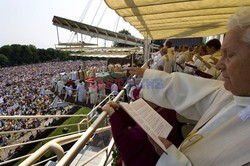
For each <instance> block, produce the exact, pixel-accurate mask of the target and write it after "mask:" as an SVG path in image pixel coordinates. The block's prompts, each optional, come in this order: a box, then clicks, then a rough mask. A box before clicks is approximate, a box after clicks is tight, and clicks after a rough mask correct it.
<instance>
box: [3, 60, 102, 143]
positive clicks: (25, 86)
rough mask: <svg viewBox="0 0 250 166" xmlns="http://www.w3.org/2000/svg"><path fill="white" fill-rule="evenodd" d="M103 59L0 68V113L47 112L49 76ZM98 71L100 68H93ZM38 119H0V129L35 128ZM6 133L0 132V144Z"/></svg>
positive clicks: (52, 111)
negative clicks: (1, 133) (0, 133)
mask: <svg viewBox="0 0 250 166" xmlns="http://www.w3.org/2000/svg"><path fill="white" fill-rule="evenodd" d="M103 65H105V61H86V63H84V62H82V61H67V62H49V63H40V64H32V65H23V66H15V67H6V68H0V115H1V116H5V115H6V116H15V115H38V114H39V115H47V114H49V115H51V114H56V111H57V108H54V107H52V106H51V103H52V101H53V99H54V98H55V94H54V93H53V92H52V91H51V90H52V89H53V85H52V83H51V81H52V79H53V77H54V76H55V75H57V74H58V73H63V72H64V73H67V72H71V71H74V70H77V69H79V66H85V67H93V66H103ZM97 69H98V70H102V69H100V68H97ZM40 123H41V119H18V120H10V119H1V120H0V132H1V131H13V130H21V129H30V128H36V127H38V126H39V124H40ZM10 137H11V135H10V134H4V135H1V139H0V144H1V145H7V144H8V140H9V138H10Z"/></svg>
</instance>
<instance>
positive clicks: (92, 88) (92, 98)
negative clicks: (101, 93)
mask: <svg viewBox="0 0 250 166" xmlns="http://www.w3.org/2000/svg"><path fill="white" fill-rule="evenodd" d="M89 96H90V104H96V103H97V98H98V96H97V86H96V84H95V82H93V83H91V84H90V86H89Z"/></svg>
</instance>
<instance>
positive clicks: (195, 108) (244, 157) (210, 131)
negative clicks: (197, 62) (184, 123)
mask: <svg viewBox="0 0 250 166" xmlns="http://www.w3.org/2000/svg"><path fill="white" fill-rule="evenodd" d="M143 79H162V83H163V86H162V87H163V88H148V89H143V97H144V98H145V99H146V100H148V101H151V102H153V103H155V104H157V105H159V106H161V107H165V108H171V109H174V110H176V112H178V113H180V114H181V115H183V116H184V117H186V118H189V119H193V120H198V123H197V125H196V126H195V128H194V130H196V129H199V130H198V132H197V133H196V136H201V135H202V136H203V138H202V139H200V140H199V141H197V142H196V143H192V141H187V142H186V143H184V146H183V147H184V149H183V151H182V152H180V151H179V150H177V148H176V147H175V146H174V145H171V146H170V147H169V148H168V149H167V150H168V155H166V154H163V155H162V156H161V158H160V159H159V160H158V163H157V166H166V165H171V166H184V165H185V166H189V165H194V166H211V165H214V166H217V165H218V166H219V165H222V166H224V165H225V166H236V165H243V164H246V163H248V162H249V161H250V147H249V145H250V118H248V120H246V121H243V120H242V119H241V117H240V116H239V114H241V113H240V112H241V111H244V109H246V108H247V109H246V110H247V111H250V97H239V96H233V95H232V94H231V92H229V91H226V90H225V89H224V86H223V82H222V81H218V80H211V79H204V78H200V77H194V76H190V75H187V74H182V73H173V74H167V73H165V72H161V71H155V70H146V71H145V73H144V76H143ZM206 122H207V123H206ZM203 125H204V126H203ZM201 126H202V127H201ZM200 127H201V128H200ZM188 144H192V145H191V146H189V147H188V146H187V145H188Z"/></svg>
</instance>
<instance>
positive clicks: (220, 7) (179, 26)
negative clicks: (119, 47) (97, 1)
mask: <svg viewBox="0 0 250 166" xmlns="http://www.w3.org/2000/svg"><path fill="white" fill-rule="evenodd" d="M105 2H106V4H107V5H108V6H109V7H110V8H112V9H113V10H115V11H116V12H117V13H118V15H120V16H121V17H123V18H124V19H125V20H126V21H127V22H129V23H130V24H131V25H133V26H134V27H135V28H136V29H138V30H139V31H140V32H141V34H142V35H143V36H144V38H146V39H163V38H183V37H204V36H210V35H217V34H221V33H225V32H226V23H227V20H228V18H229V17H230V16H231V15H232V14H233V13H235V12H236V11H238V10H239V9H240V7H242V6H250V0H105Z"/></svg>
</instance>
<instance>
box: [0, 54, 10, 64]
mask: <svg viewBox="0 0 250 166" xmlns="http://www.w3.org/2000/svg"><path fill="white" fill-rule="evenodd" d="M8 64H9V59H8V58H7V57H6V56H5V55H3V54H0V66H1V67H6V66H8Z"/></svg>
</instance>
